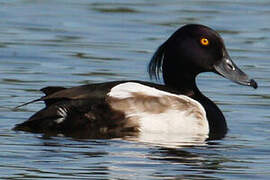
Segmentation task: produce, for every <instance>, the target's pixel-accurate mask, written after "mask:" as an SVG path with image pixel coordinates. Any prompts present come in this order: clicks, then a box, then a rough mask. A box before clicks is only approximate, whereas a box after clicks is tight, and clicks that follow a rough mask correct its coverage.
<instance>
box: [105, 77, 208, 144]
mask: <svg viewBox="0 0 270 180" xmlns="http://www.w3.org/2000/svg"><path fill="white" fill-rule="evenodd" d="M108 96H109V98H110V97H111V98H112V101H111V102H110V104H111V106H112V108H114V109H116V110H120V111H122V112H124V113H125V115H126V117H127V119H128V120H132V121H138V124H139V129H140V131H141V133H140V135H141V136H142V137H141V138H142V139H149V138H150V139H153V137H161V136H162V137H164V138H166V139H167V140H168V141H170V140H169V139H168V138H169V137H170V136H171V135H173V137H174V138H173V139H171V140H172V141H177V140H180V139H182V138H183V137H202V136H203V137H204V138H202V139H203V140H205V139H206V138H207V135H208V133H209V126H208V121H207V118H206V112H205V110H204V108H203V106H202V105H201V104H200V103H198V102H197V101H195V100H193V99H191V98H189V97H188V96H185V95H176V94H172V93H168V92H165V91H161V90H158V89H155V88H152V87H149V86H145V85H142V84H139V83H134V82H128V83H123V84H119V85H117V86H115V87H114V88H112V89H111V91H110V92H109V93H108ZM123 104H124V105H123ZM159 109H160V111H159ZM149 133H150V134H149ZM154 134H156V135H154ZM153 135H154V136H153ZM160 135H161V136H160ZM147 136H148V137H147ZM177 137H178V138H177ZM188 139H189V138H188ZM186 140H187V139H186Z"/></svg>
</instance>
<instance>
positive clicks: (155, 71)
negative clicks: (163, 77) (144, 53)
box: [148, 42, 166, 80]
mask: <svg viewBox="0 0 270 180" xmlns="http://www.w3.org/2000/svg"><path fill="white" fill-rule="evenodd" d="M165 47H166V42H165V43H163V44H162V45H161V46H159V48H158V49H157V51H156V52H155V53H154V55H153V57H152V59H151V61H150V63H149V65H148V73H149V76H150V78H151V79H153V78H155V79H156V80H160V73H161V72H162V63H163V59H164V56H165V49H166V48H165Z"/></svg>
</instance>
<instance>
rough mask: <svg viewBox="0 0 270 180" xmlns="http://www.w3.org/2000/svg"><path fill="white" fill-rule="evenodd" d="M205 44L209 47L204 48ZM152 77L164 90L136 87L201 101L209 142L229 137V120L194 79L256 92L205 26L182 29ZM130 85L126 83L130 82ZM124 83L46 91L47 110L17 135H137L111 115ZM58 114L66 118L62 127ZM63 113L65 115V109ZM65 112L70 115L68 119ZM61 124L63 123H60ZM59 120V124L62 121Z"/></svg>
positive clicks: (158, 58)
mask: <svg viewBox="0 0 270 180" xmlns="http://www.w3.org/2000/svg"><path fill="white" fill-rule="evenodd" d="M202 38H204V39H207V41H208V42H209V44H207V45H205V44H202V43H201V40H202ZM148 71H149V75H150V77H154V78H156V79H159V75H160V73H162V76H163V79H164V83H165V85H159V84H154V83H149V82H142V81H136V82H138V83H141V84H144V85H147V86H151V87H155V88H157V89H160V90H163V91H168V92H171V93H175V94H183V95H186V96H189V97H191V98H192V99H194V100H196V101H198V102H199V103H200V104H201V105H202V106H203V107H204V109H205V111H206V115H207V120H208V122H209V127H210V133H209V137H210V138H221V137H223V136H224V135H225V134H226V132H227V124H226V121H225V118H224V116H223V114H222V112H221V111H220V109H219V108H218V107H217V105H216V104H215V103H213V102H212V101H211V100H209V99H208V98H207V97H205V96H204V95H203V94H202V93H201V92H200V91H199V89H198V88H197V86H196V81H195V78H196V76H197V75H198V74H199V73H201V72H214V73H217V74H220V75H222V76H224V77H226V78H229V79H231V80H232V81H235V82H237V83H239V84H243V85H248V86H253V87H254V88H256V87H257V84H256V82H255V81H254V80H252V79H249V78H248V76H247V75H246V74H245V73H243V72H242V71H241V70H240V69H239V68H237V66H236V65H235V64H234V63H233V62H232V61H231V59H230V57H229V55H228V52H227V50H226V48H225V45H224V43H223V40H222V38H221V37H220V36H219V34H218V33H217V32H216V31H214V30H212V29H210V28H209V27H206V26H203V25H196V24H191V25H186V26H183V27H182V28H180V29H178V30H177V31H176V32H175V33H174V34H173V35H172V36H171V37H170V38H169V39H168V40H167V41H166V42H164V43H163V44H162V45H161V46H160V47H159V48H158V50H157V51H156V52H155V54H154V55H153V58H152V59H151V61H150V64H149V66H148ZM125 82H126V81H125ZM121 83H124V81H117V82H108V83H100V84H90V85H83V86H78V87H74V88H67V89H66V88H63V87H47V88H43V89H42V91H43V92H44V93H45V94H46V96H44V97H42V98H40V99H38V100H35V101H44V102H45V104H46V107H45V108H44V109H42V110H40V111H39V112H37V113H36V114H34V115H33V116H32V117H30V118H29V120H27V121H25V122H24V123H22V124H18V125H17V126H16V127H15V130H24V131H30V132H39V133H40V132H41V133H50V134H53V135H55V134H59V133H62V134H64V135H71V136H74V135H76V136H79V137H81V136H85V137H90V138H91V137H120V136H125V135H131V134H136V133H138V127H136V126H132V125H130V124H129V123H130V122H127V121H126V120H125V117H124V113H123V112H117V111H115V110H112V109H111V107H110V106H109V104H108V102H107V100H106V96H107V94H108V92H109V91H110V90H111V88H113V87H114V86H116V85H118V84H121ZM59 108H60V110H62V111H63V112H61V111H60V114H61V113H64V115H66V119H65V121H63V123H57V121H56V120H57V118H61V117H59V111H58V110H59ZM61 108H62V109H61ZM65 112H66V114H65ZM60 120H61V119H60ZM60 120H59V121H60Z"/></svg>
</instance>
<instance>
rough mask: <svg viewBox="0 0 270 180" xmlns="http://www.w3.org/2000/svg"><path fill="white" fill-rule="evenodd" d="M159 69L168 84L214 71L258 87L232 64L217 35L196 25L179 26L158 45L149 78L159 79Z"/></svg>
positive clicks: (150, 65)
mask: <svg viewBox="0 0 270 180" xmlns="http://www.w3.org/2000/svg"><path fill="white" fill-rule="evenodd" d="M161 69H162V73H163V78H164V81H165V83H166V84H167V85H170V84H175V83H177V82H176V81H177V79H179V78H184V79H187V80H189V79H195V77H196V76H197V75H198V74H199V73H201V72H215V73H217V74H220V75H222V76H223V77H226V78H228V79H230V80H232V81H234V82H236V83H239V84H242V85H248V86H252V87H254V88H257V84H256V82H255V81H254V80H253V79H249V78H248V76H247V75H246V74H245V73H244V72H243V71H241V70H240V69H239V68H238V67H237V66H236V65H235V64H234V63H233V61H232V60H231V58H230V56H229V55H228V52H227V50H226V48H225V45H224V42H223V39H222V38H221V37H220V35H219V34H218V33H217V32H216V31H214V30H212V29H211V28H209V27H207V26H203V25H198V24H189V25H185V26H183V27H181V28H180V29H178V30H177V31H176V32H175V33H174V34H173V35H172V36H171V37H170V38H169V39H168V40H167V41H166V42H165V43H163V44H162V45H161V46H160V47H159V48H158V50H157V51H156V52H155V54H154V56H153V57H152V59H151V62H150V64H149V67H148V70H149V75H150V77H155V78H156V79H159V73H160V72H161ZM179 76H181V77H179ZM172 81H174V83H171V82H172Z"/></svg>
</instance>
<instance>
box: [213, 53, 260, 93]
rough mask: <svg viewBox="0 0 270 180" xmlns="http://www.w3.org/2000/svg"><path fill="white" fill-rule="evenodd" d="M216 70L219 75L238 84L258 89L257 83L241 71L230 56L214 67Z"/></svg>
mask: <svg viewBox="0 0 270 180" xmlns="http://www.w3.org/2000/svg"><path fill="white" fill-rule="evenodd" d="M214 69H215V72H216V73H217V74H220V75H221V76H223V77H225V78H227V79H230V80H231V81H234V82H236V83H238V84H241V85H245V86H252V87H253V88H254V89H256V88H257V87H258V85H257V83H256V81H255V80H254V79H250V78H249V77H248V75H247V74H246V73H244V72H243V71H242V70H241V69H239V68H238V67H237V66H236V64H234V62H233V61H232V60H231V58H230V57H229V56H228V55H226V56H224V57H223V58H222V60H221V61H220V62H219V63H218V64H216V65H214Z"/></svg>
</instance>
